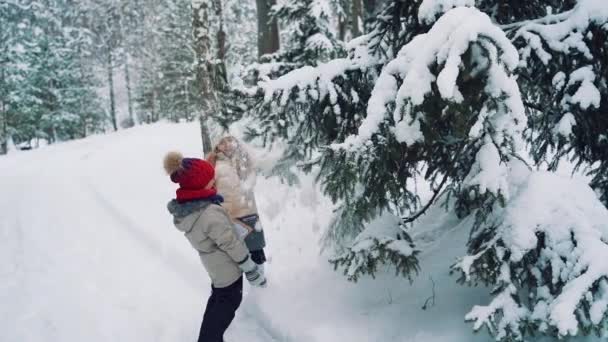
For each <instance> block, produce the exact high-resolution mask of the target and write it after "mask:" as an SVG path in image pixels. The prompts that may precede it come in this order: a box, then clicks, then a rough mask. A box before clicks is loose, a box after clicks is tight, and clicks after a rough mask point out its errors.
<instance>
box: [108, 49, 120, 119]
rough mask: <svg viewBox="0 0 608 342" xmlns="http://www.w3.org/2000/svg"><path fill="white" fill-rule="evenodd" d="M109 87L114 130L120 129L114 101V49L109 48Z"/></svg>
mask: <svg viewBox="0 0 608 342" xmlns="http://www.w3.org/2000/svg"><path fill="white" fill-rule="evenodd" d="M108 87H109V88H110V117H111V119H112V126H114V130H115V131H117V130H118V120H117V118H116V103H115V102H114V101H115V99H114V75H113V72H112V50H108Z"/></svg>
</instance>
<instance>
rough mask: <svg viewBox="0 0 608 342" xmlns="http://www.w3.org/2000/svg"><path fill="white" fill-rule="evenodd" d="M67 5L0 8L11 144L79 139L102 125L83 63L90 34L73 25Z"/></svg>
mask: <svg viewBox="0 0 608 342" xmlns="http://www.w3.org/2000/svg"><path fill="white" fill-rule="evenodd" d="M72 5H73V4H72V3H70V2H68V1H50V0H49V1H33V2H31V3H30V4H29V5H28V6H21V5H19V4H16V3H11V2H8V3H3V5H2V11H3V15H2V16H3V17H5V14H6V15H8V17H5V18H7V19H6V20H7V21H6V23H7V25H6V26H3V27H5V29H3V33H4V34H6V38H7V45H3V46H5V47H6V49H5V50H4V51H5V52H6V54H4V57H5V58H4V65H3V72H4V75H5V77H4V80H6V81H7V82H9V83H10V84H8V83H7V84H6V86H7V87H6V88H4V87H3V90H4V91H6V92H7V94H6V97H4V99H5V100H3V102H4V109H5V110H4V114H5V117H6V120H5V123H6V125H7V130H10V133H9V135H10V136H12V138H13V140H14V141H15V143H17V144H21V143H25V144H28V143H29V142H31V141H32V139H35V138H44V139H47V140H48V141H50V142H53V141H56V140H65V139H73V138H78V137H83V136H85V135H86V134H88V133H89V132H91V131H92V130H95V129H97V128H99V125H98V124H99V122H100V121H102V120H103V118H102V117H101V111H100V107H99V103H97V102H96V98H97V96H96V95H95V87H96V83H95V82H96V79H95V77H94V76H93V74H92V70H91V68H90V67H88V66H87V65H86V63H85V61H84V59H86V58H87V56H90V55H91V50H92V46H91V42H90V34H89V32H88V31H87V30H86V28H84V27H82V26H81V25H80V23H79V22H78V21H77V20H75V18H76V17H77V16H78V14H79V11H80V10H81V8H80V7H78V6H72Z"/></svg>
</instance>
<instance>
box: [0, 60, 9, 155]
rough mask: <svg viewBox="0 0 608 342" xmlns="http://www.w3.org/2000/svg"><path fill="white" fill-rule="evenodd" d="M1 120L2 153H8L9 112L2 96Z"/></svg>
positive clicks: (1, 79)
mask: <svg viewBox="0 0 608 342" xmlns="http://www.w3.org/2000/svg"><path fill="white" fill-rule="evenodd" d="M4 77H5V76H4V67H2V69H1V70H0V84H4ZM0 114H2V116H1V117H0V120H2V126H0V129H2V130H1V131H0V154H6V153H7V152H8V122H7V121H8V114H7V113H6V104H5V99H4V98H0Z"/></svg>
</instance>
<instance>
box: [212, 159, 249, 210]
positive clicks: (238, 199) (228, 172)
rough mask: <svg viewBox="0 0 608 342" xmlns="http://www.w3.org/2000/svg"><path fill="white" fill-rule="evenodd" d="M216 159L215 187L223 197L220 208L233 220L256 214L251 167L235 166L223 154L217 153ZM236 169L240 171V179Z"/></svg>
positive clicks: (234, 162) (235, 161)
mask: <svg viewBox="0 0 608 342" xmlns="http://www.w3.org/2000/svg"><path fill="white" fill-rule="evenodd" d="M216 157H217V159H216V162H215V186H216V187H217V191H218V193H219V194H220V195H222V196H223V197H224V203H222V206H223V207H224V208H226V211H227V212H228V214H229V215H230V217H232V218H233V219H236V218H239V217H244V216H248V215H252V214H257V212H258V209H257V206H256V204H255V197H254V195H253V186H254V185H255V184H254V182H255V174H254V171H253V170H252V169H251V165H237V163H238V161H237V160H235V158H228V157H227V156H225V155H224V154H223V153H218V154H217V156H216ZM243 164H245V163H243ZM238 168H241V169H242V173H241V174H242V176H240V177H239V174H238V172H237V169H238Z"/></svg>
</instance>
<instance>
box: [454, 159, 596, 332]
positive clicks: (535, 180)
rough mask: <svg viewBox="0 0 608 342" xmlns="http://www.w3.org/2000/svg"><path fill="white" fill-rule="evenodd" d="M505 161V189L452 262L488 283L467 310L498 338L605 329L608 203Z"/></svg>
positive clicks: (466, 276)
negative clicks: (483, 297) (486, 296)
mask: <svg viewBox="0 0 608 342" xmlns="http://www.w3.org/2000/svg"><path fill="white" fill-rule="evenodd" d="M518 163H519V162H517V163H512V164H511V165H510V166H509V168H510V169H511V170H510V171H511V172H510V176H509V179H508V183H509V184H510V187H511V188H512V197H511V199H510V200H509V201H508V202H507V203H506V205H504V206H499V205H495V206H494V208H493V211H492V213H491V214H490V215H488V216H487V217H485V220H484V221H483V222H477V224H476V225H475V229H474V230H473V234H472V238H471V241H470V242H469V255H468V256H466V257H464V258H462V259H461V260H460V261H459V262H458V263H457V264H456V265H455V270H456V271H458V272H460V273H461V275H462V278H461V281H463V282H466V283H476V282H480V281H481V282H483V283H485V284H486V285H489V286H492V287H494V291H493V294H492V296H493V297H492V300H491V302H490V303H489V304H487V305H479V306H475V307H474V308H473V309H472V310H471V312H470V313H469V314H468V315H467V316H466V319H467V320H470V321H473V322H474V329H475V330H479V329H481V328H482V327H484V326H485V327H487V328H488V329H489V331H490V332H491V333H492V334H493V335H494V336H495V337H496V339H497V340H499V341H512V340H513V341H523V340H524V339H525V338H526V337H527V336H530V335H533V334H535V333H539V332H540V333H542V334H544V335H549V336H554V337H565V336H578V335H586V334H590V333H592V332H593V333H598V334H600V335H601V334H604V333H605V331H604V327H605V324H606V323H607V320H606V318H608V315H607V314H606V309H607V308H608V301H607V299H606V295H605V293H606V291H605V290H606V285H608V268H607V267H606V266H605V263H604V262H603V260H606V259H605V258H606V257H608V243H607V242H606V241H608V240H607V237H608V225H607V224H606V222H608V220H607V219H608V210H607V209H606V208H605V207H604V206H603V205H602V204H601V203H600V202H599V200H598V199H597V197H596V196H595V194H594V192H593V191H592V190H591V189H590V188H589V187H588V186H587V185H585V184H582V183H581V182H579V181H575V180H571V179H568V178H564V177H561V176H557V175H554V174H551V173H547V172H531V171H528V170H527V168H526V167H523V166H521V165H517V164H518Z"/></svg>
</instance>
